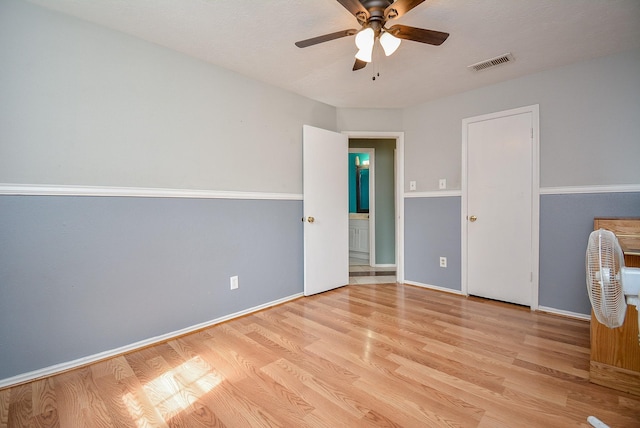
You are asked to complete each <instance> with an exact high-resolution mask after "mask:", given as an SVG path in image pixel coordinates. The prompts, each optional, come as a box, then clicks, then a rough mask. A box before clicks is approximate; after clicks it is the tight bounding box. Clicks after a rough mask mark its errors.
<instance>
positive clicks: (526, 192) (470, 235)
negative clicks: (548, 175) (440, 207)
mask: <svg viewBox="0 0 640 428" xmlns="http://www.w3.org/2000/svg"><path fill="white" fill-rule="evenodd" d="M505 114H506V115H505V116H499V117H489V118H479V119H478V120H473V119H470V120H466V121H467V123H466V144H467V145H466V155H467V159H466V160H467V162H466V166H467V170H466V173H467V177H466V178H467V179H466V213H463V215H465V217H466V221H467V222H466V244H467V248H466V250H467V253H466V255H467V257H466V261H467V278H466V279H467V292H468V293H469V294H473V295H476V296H482V297H488V298H491V299H496V300H501V301H506V302H511V303H517V304H521V305H527V306H531V305H532V295H533V293H532V283H533V280H534V275H533V266H534V263H533V253H534V251H533V242H532V236H533V230H534V228H533V226H532V225H533V216H532V213H533V205H532V187H533V186H532V184H533V164H534V162H533V152H534V151H533V129H534V126H533V113H532V112H531V111H523V112H519V113H518V112H515V113H514V111H510V112H505ZM536 230H537V228H536ZM535 265H536V266H537V263H536V264H535ZM536 304H537V303H536Z"/></svg>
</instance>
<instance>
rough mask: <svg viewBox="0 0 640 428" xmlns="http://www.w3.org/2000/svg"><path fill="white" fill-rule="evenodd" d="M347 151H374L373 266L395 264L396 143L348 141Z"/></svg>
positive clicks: (377, 140)
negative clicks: (349, 149) (374, 248)
mask: <svg viewBox="0 0 640 428" xmlns="http://www.w3.org/2000/svg"><path fill="white" fill-rule="evenodd" d="M349 147H350V148H374V149H375V150H376V151H375V191H376V195H375V198H376V199H375V203H376V213H375V221H376V225H375V231H376V254H375V263H376V264H379V265H384V264H395V263H396V222H395V187H394V184H395V159H394V156H395V152H394V150H395V147H396V140H391V139H361V138H350V139H349Z"/></svg>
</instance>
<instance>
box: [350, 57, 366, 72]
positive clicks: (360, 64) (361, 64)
mask: <svg viewBox="0 0 640 428" xmlns="http://www.w3.org/2000/svg"><path fill="white" fill-rule="evenodd" d="M366 66H367V62H366V61H362V60H359V59H358V58H356V62H355V64H353V71H356V70H360V69H362V68H365V67H366Z"/></svg>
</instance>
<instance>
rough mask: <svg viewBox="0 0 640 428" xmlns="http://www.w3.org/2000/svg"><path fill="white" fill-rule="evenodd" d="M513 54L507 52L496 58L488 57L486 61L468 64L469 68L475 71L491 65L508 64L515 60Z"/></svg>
mask: <svg viewBox="0 0 640 428" xmlns="http://www.w3.org/2000/svg"><path fill="white" fill-rule="evenodd" d="M513 61H514V59H513V55H511V53H506V54H504V55H500V56H497V57H495V58H491V59H487V60H485V61H480V62H476V63H475V64H471V65H468V66H467V68H468V69H470V70H474V71H481V70H486V69H487V68H490V67H495V66H496V65H500V64H506V63H508V62H513Z"/></svg>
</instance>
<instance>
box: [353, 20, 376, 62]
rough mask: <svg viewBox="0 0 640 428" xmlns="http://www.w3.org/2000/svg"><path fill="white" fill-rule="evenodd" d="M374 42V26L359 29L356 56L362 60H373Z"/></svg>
mask: <svg viewBox="0 0 640 428" xmlns="http://www.w3.org/2000/svg"><path fill="white" fill-rule="evenodd" d="M374 42H375V33H374V32H373V29H372V28H370V27H368V28H365V29H363V30H360V31H358V34H356V46H357V47H358V53H356V58H358V59H359V60H360V61H365V62H371V55H372V54H373V43H374Z"/></svg>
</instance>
